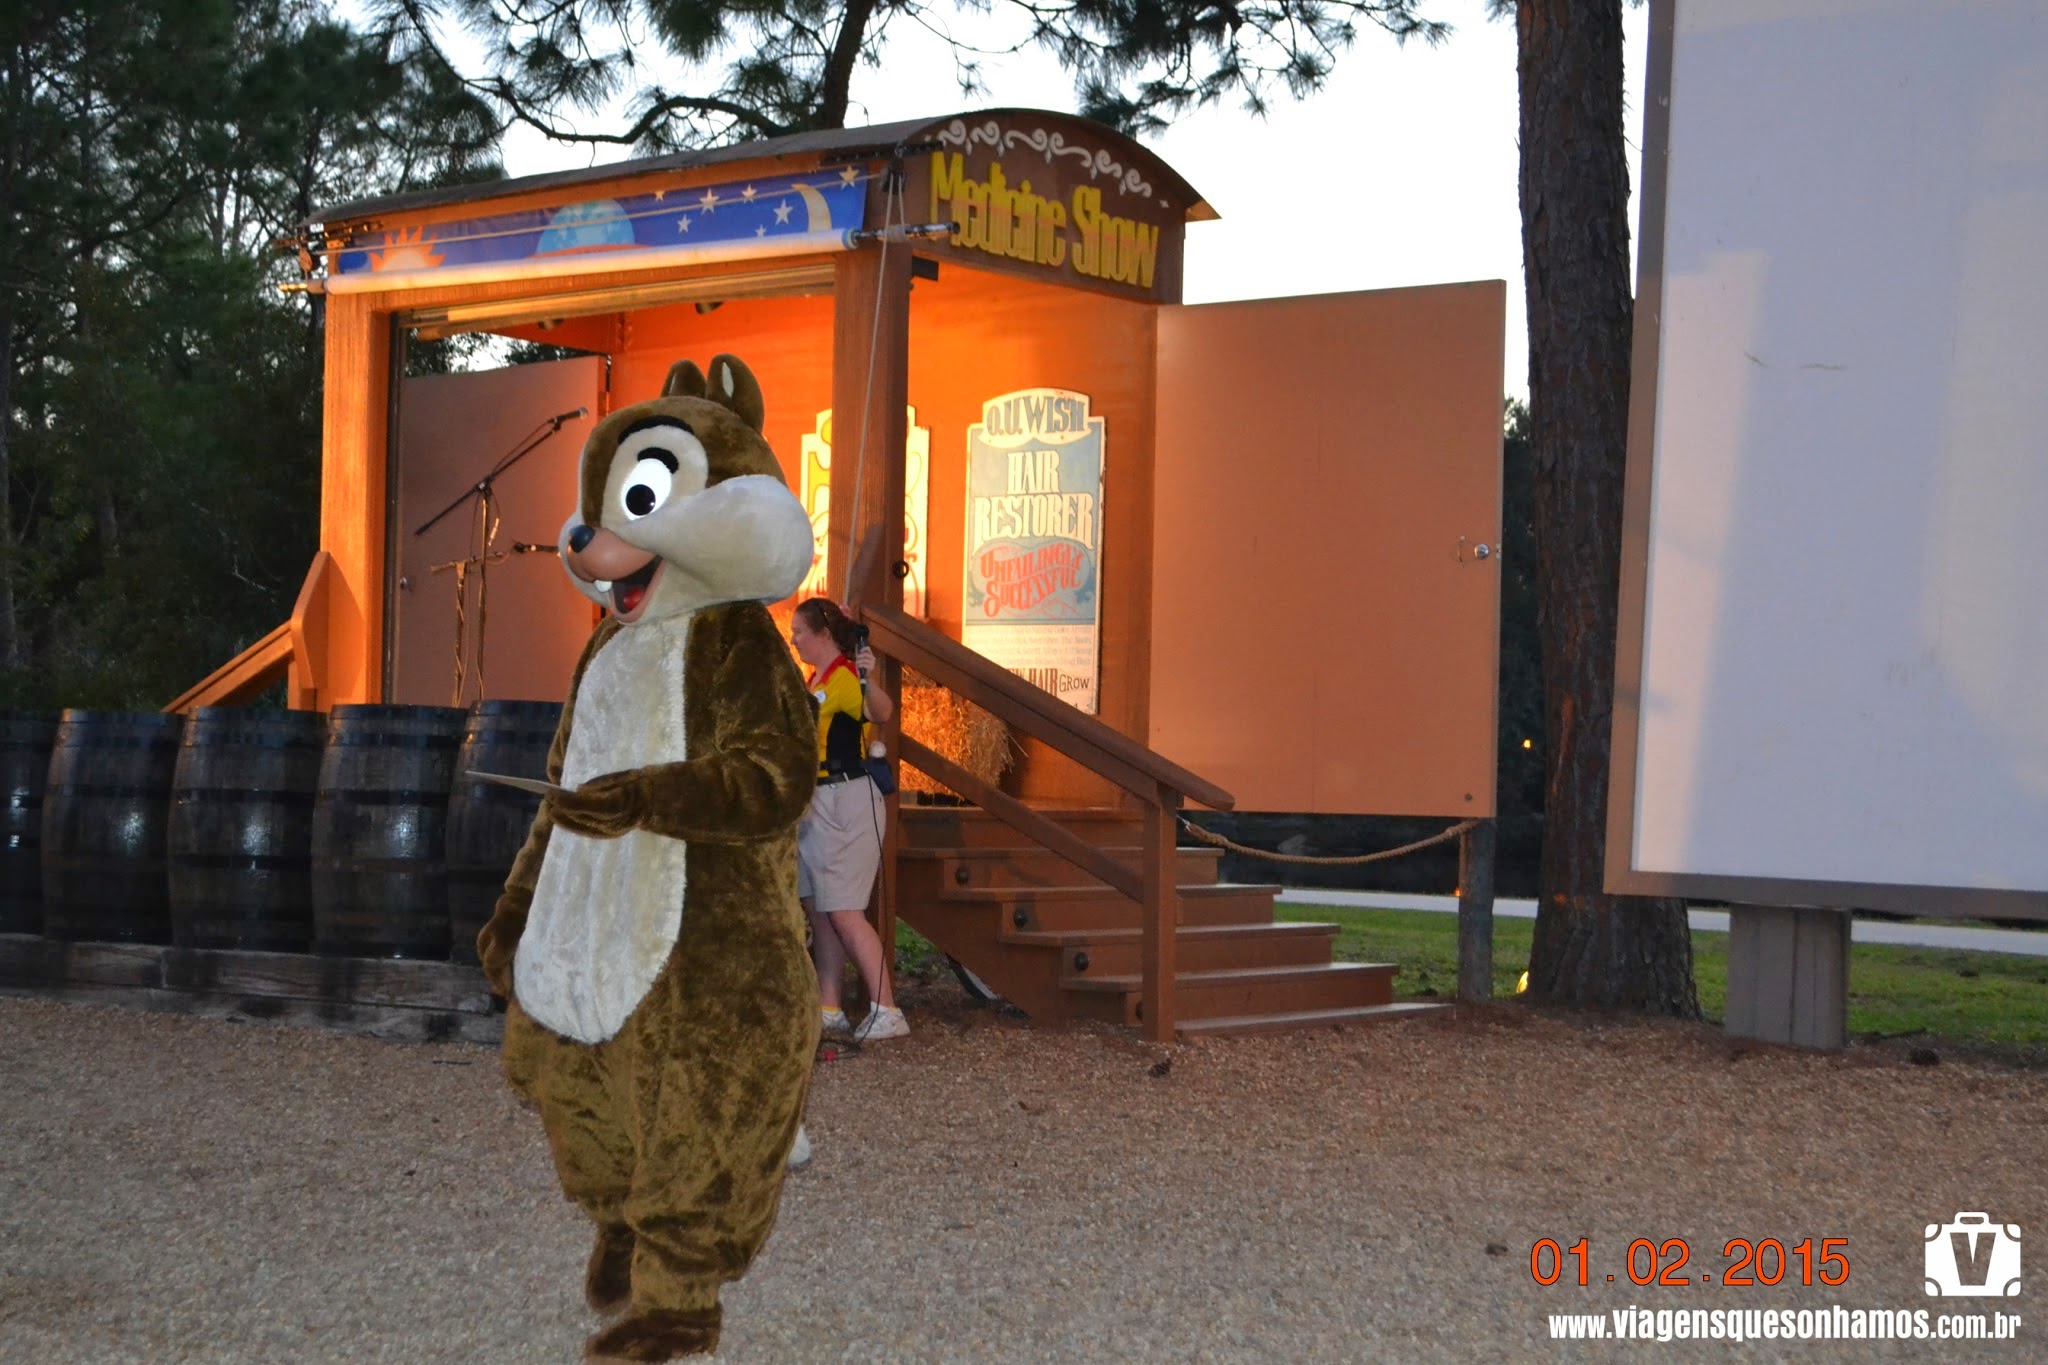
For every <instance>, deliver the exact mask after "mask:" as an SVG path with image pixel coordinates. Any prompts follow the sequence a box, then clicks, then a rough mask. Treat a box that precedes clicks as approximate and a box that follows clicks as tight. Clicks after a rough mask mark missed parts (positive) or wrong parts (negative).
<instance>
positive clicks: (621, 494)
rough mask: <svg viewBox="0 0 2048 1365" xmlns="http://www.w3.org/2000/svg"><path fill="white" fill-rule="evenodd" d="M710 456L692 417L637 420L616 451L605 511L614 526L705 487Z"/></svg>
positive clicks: (606, 488)
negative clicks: (692, 428) (695, 430)
mask: <svg viewBox="0 0 2048 1365" xmlns="http://www.w3.org/2000/svg"><path fill="white" fill-rule="evenodd" d="M708 474H709V461H708V460H707V458H706V457H705V454H704V443H703V442H702V441H700V440H698V439H697V433H696V432H694V431H692V430H691V429H690V426H689V424H688V423H687V422H680V421H677V420H676V419H675V418H673V417H652V418H646V419H643V420H641V421H639V422H635V423H634V424H633V425H632V426H631V427H628V428H627V429H626V432H625V434H624V435H622V436H621V437H620V438H619V444H618V448H617V449H615V450H614V451H613V452H612V458H611V477H610V478H608V479H607V480H606V481H605V497H604V505H605V507H606V508H608V509H610V510H609V511H607V512H606V513H605V516H606V518H607V520H609V521H610V522H611V524H612V525H614V526H623V525H625V524H626V523H627V522H632V521H638V520H640V518H642V517H645V516H651V515H653V514H654V513H655V512H658V511H660V510H661V509H662V508H663V507H665V506H667V505H669V504H670V503H673V502H675V501H677V500H678V499H680V498H687V497H689V496H690V495H691V494H693V493H701V492H703V491H704V484H705V481H706V478H707V477H708Z"/></svg>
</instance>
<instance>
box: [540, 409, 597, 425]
mask: <svg viewBox="0 0 2048 1365" xmlns="http://www.w3.org/2000/svg"><path fill="white" fill-rule="evenodd" d="M588 416H590V409H589V408H578V409H576V411H574V412H558V413H556V414H555V415H554V416H553V417H550V418H549V419H548V420H549V421H551V422H553V423H554V424H555V425H556V426H560V425H562V423H564V422H573V421H575V420H576V419H577V418H579V417H588Z"/></svg>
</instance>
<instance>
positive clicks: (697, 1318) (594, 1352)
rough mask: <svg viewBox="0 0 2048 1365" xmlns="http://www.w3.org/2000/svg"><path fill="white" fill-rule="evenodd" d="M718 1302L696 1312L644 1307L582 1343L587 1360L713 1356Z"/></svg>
mask: <svg viewBox="0 0 2048 1365" xmlns="http://www.w3.org/2000/svg"><path fill="white" fill-rule="evenodd" d="M722 1316H723V1314H722V1313H721V1311H720V1310H719V1307H718V1305H716V1304H713V1305H712V1306H711V1307H709V1308H702V1309H698V1310H697V1311H695V1312H690V1313H684V1312H678V1311H676V1310H675V1309H672V1308H647V1309H641V1310H639V1311H636V1312H634V1313H632V1314H630V1315H629V1316H627V1317H623V1318H620V1319H619V1320H618V1321H617V1322H615V1323H613V1324H612V1325H611V1326H609V1327H607V1328H605V1329H604V1330H603V1331H602V1332H599V1333H598V1334H597V1335H596V1336H594V1337H592V1338H591V1339H590V1340H589V1341H587V1342H585V1343H584V1345H583V1358H584V1359H585V1360H592V1361H600V1362H613V1361H643V1360H677V1359H680V1358H681V1357H683V1356H695V1355H710V1354H711V1353H712V1352H713V1351H716V1350H717V1349H718V1326H719V1320H720V1318H721V1317H722Z"/></svg>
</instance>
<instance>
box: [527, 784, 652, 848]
mask: <svg viewBox="0 0 2048 1365" xmlns="http://www.w3.org/2000/svg"><path fill="white" fill-rule="evenodd" d="M548 801H549V803H550V805H551V806H552V808H553V812H554V821H555V824H556V825H558V826H559V827H561V828H562V829H566V830H568V831H570V832H571V833H574V834H581V835H583V836H584V837H585V838H587V839H616V838H618V837H619V836H620V835H621V834H624V833H626V832H627V831H628V830H631V829H633V828H634V827H635V826H636V825H638V823H639V822H640V817H641V816H642V814H643V813H644V810H645V807H644V805H643V803H642V802H641V799H640V775H639V774H638V773H606V774H605V775H604V776H603V777H596V778H592V779H591V780H590V781H588V782H586V783H584V784H583V785H582V786H580V787H578V788H576V790H574V791H568V792H563V793H562V794H561V795H559V796H551V797H549V798H548Z"/></svg>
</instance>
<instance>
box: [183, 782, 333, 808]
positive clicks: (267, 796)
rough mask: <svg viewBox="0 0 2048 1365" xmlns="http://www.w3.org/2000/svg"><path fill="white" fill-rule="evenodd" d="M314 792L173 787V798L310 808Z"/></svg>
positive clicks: (217, 803)
mask: <svg viewBox="0 0 2048 1365" xmlns="http://www.w3.org/2000/svg"><path fill="white" fill-rule="evenodd" d="M313 797H314V794H313V793H312V792H308V791H276V790H273V789H271V788H268V787H173V788H172V789H171V800H173V801H175V802H177V803H179V804H181V805H182V804H184V803H186V802H190V803H193V804H195V805H206V806H225V805H229V804H249V805H256V804H261V805H266V806H295V807H299V808H302V809H304V808H310V807H311V806H312V804H313Z"/></svg>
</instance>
